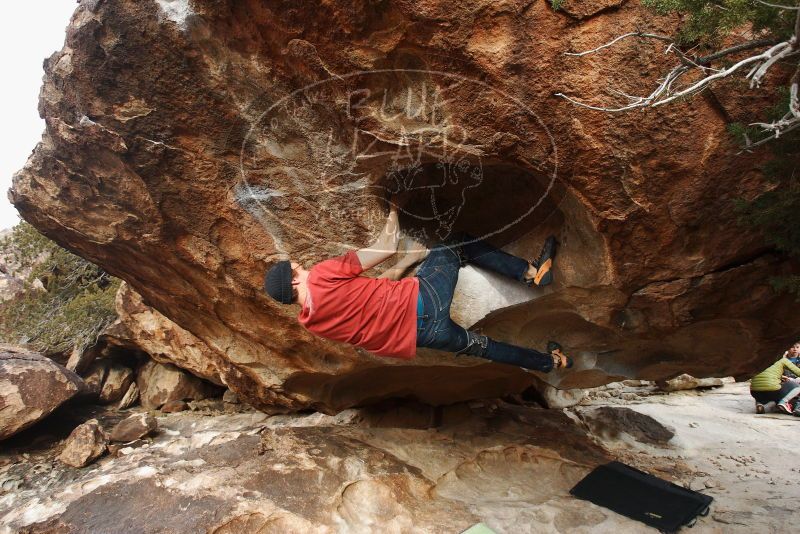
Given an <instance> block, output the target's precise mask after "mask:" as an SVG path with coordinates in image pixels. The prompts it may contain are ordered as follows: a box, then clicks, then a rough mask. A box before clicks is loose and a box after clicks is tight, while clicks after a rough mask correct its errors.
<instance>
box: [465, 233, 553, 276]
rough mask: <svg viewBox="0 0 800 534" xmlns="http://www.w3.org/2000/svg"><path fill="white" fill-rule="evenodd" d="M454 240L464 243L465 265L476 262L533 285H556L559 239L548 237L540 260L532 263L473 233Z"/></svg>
mask: <svg viewBox="0 0 800 534" xmlns="http://www.w3.org/2000/svg"><path fill="white" fill-rule="evenodd" d="M453 239H454V241H455V242H456V243H460V244H461V251H462V255H463V260H464V261H465V262H468V263H474V264H475V265H478V266H480V267H483V268H485V269H489V270H491V271H494V272H496V273H499V274H502V275H504V276H507V277H508V278H511V279H513V280H518V281H520V282H523V283H524V284H526V285H529V286H530V285H533V284H536V285H539V286H545V285H547V284H549V283H551V282H552V279H553V273H552V264H553V259H554V257H555V249H556V240H555V237H552V236H551V237H548V238H547V240H546V241H545V245H544V247H543V248H542V251H541V252H540V254H539V257H538V258H537V259H535V260H533V261H532V262H528V261H526V260H523V259H522V258H519V257H517V256H514V255H512V254H509V253H508V252H505V251H502V250H500V249H498V248H496V247H494V246H492V245H491V244H489V243H487V242H486V241H483V240H480V239H475V238H474V237H473V236H471V235H469V234H465V233H459V234H457V235H456V236H454V238H453Z"/></svg>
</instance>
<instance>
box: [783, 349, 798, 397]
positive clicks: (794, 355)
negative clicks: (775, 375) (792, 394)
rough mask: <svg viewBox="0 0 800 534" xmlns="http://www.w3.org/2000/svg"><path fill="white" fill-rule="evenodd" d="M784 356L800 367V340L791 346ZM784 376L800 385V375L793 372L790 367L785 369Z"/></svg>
mask: <svg viewBox="0 0 800 534" xmlns="http://www.w3.org/2000/svg"><path fill="white" fill-rule="evenodd" d="M784 357H785V358H786V359H787V360H789V361H790V362H792V363H793V364H795V365H796V366H797V367H798V368H800V341H798V342H797V343H795V344H794V345H792V346H791V348H789V350H787V351H786V353H785V354H784ZM783 376H785V377H786V378H788V379H789V380H791V381H793V382H794V383H795V384H797V385H798V386H800V376H797V375H796V374H794V373H793V372H791V371H790V370H788V369H784V371H783Z"/></svg>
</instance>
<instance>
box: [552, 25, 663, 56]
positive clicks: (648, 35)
mask: <svg viewBox="0 0 800 534" xmlns="http://www.w3.org/2000/svg"><path fill="white" fill-rule="evenodd" d="M628 37H641V38H646V39H656V40H658V41H664V42H667V43H674V42H675V40H674V39H672V38H671V37H667V36H665V35H657V34H654V33H643V32H640V31H635V32H629V33H626V34H624V35H620V36H619V37H617V38H616V39H614V40H612V41H609V42H607V43H606V44H604V45H600V46H598V47H597V48H593V49H592V50H586V51H584V52H564V55H565V56H573V57H582V56H587V55H589V54H594V53H595V52H598V51H600V50H602V49H604V48H608V47H609V46H612V45H614V44H615V43H617V42H618V41H621V40H623V39H627V38H628Z"/></svg>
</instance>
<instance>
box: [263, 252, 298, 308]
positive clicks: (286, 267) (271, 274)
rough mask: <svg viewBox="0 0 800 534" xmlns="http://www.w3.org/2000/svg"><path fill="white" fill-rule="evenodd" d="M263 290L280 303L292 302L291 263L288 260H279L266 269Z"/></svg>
mask: <svg viewBox="0 0 800 534" xmlns="http://www.w3.org/2000/svg"><path fill="white" fill-rule="evenodd" d="M264 291H266V292H267V294H268V295H269V296H270V297H272V298H274V299H275V300H277V301H278V302H280V303H282V304H291V303H293V302H294V295H293V294H292V264H291V263H290V262H289V261H288V260H283V261H279V262H278V263H276V264H275V265H273V266H272V267H270V269H269V270H268V271H267V274H266V276H265V277H264Z"/></svg>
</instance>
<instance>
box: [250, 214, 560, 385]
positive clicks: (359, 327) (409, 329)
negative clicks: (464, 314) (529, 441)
mask: <svg viewBox="0 0 800 534" xmlns="http://www.w3.org/2000/svg"><path fill="white" fill-rule="evenodd" d="M399 234H400V232H399V223H398V218H397V206H396V205H395V203H394V201H393V200H392V201H390V209H389V216H388V218H387V220H386V225H385V226H384V228H383V230H382V231H381V234H380V236H379V237H378V239H377V240H376V241H375V242H374V243H373V244H372V245H371V246H369V247H367V248H363V249H360V250H350V251H348V252H347V253H346V254H343V255H341V256H337V257H335V258H331V259H328V260H325V261H322V262H320V263H317V264H315V265H314V266H312V267H311V269H309V270H306V269H304V268H303V267H302V266H301V265H300V264H298V263H296V262H291V261H289V260H283V261H279V262H277V263H276V264H275V265H273V266H272V267H271V268H270V269H269V270H268V271H267V273H266V275H265V277H264V289H265V291H266V292H267V294H269V295H270V296H271V297H272V298H274V299H275V300H277V301H278V302H280V303H282V304H300V306H301V310H300V313H299V315H298V317H297V318H298V321H299V322H300V324H302V325H303V326H304V327H305V328H306V329H307V330H309V331H310V332H312V333H314V334H316V335H319V336H321V337H324V338H327V339H332V340H335V341H344V342H346V343H350V344H352V345H356V346H358V347H361V348H363V349H366V350H367V351H369V352H372V353H374V354H378V355H381V356H392V357H397V358H406V359H408V358H413V357H414V356H415V354H416V347H430V348H433V349H439V350H443V351H448V352H453V353H456V354H469V355H473V356H479V357H482V358H486V359H488V360H491V361H494V362H499V363H505V364H511V365H515V366H519V367H522V368H524V369H526V370H535V371H542V372H550V371H552V370H554V369H562V368H570V367H572V360H571V359H570V358H569V357H567V356H566V355H565V354H564V353H563V352H562V349H561V346H560V345H559V344H558V343H556V342H553V341H551V342H549V343H548V345H547V352H546V353H542V352H539V351H537V350H534V349H530V348H525V347H520V346H515V345H511V344H508V343H503V342H501V341H495V340H493V339H491V338H489V337H487V336H484V335H481V334H478V333H476V332H473V331H470V330H467V329H465V328H464V327H462V326H460V325H458V324H456V323H455V322H454V321H453V320H452V319H451V318H450V303H451V301H452V298H453V291H454V289H455V286H456V281H457V279H458V270H459V267H461V266H462V265H463V264H464V263H465V262H470V263H474V264H476V265H479V266H482V267H485V268H487V269H491V270H493V271H495V272H498V273H500V274H503V275H506V276H508V277H510V278H513V279H515V280H518V281H519V282H522V283H524V284H526V285H528V286H532V285H537V286H540V287H541V286H546V285H548V284H550V283H551V282H552V280H553V259H554V257H555V251H556V240H555V238H554V237H553V236H551V237H548V238H547V240H546V241H545V244H544V246H543V248H542V250H541V253H540V254H539V257H538V258H537V259H536V260H534V261H531V262H528V261H525V260H523V259H521V258H518V257H515V256H512V255H510V254H508V253H506V252H503V251H501V250H498V249H496V248H494V247H492V246H491V245H489V244H487V243H485V242H482V241H478V240H474V239H471V238H469V236H466V235H463V234H462V235H459V236H457V237H458V240H456V239H453V238H451V239H449V240H448V241H447V242H445V243H442V244H440V245H438V246H436V247H435V248H433V249H432V250H428V249H427V248H425V247H424V246H423V245H421V244H419V243H416V242H415V241H413V240H408V241H409V242H410V243H411V244H412V246H411V247H407V250H410V252H408V253H407V254H406V255H405V256H404V257H403V258H402V259H401V260H400V261H399V262H398V263H397V264H395V265H394V266H393V267H391V268H390V269H388V270H387V271H386V272H384V273H383V274H382V275H380V276H379V277H378V278H369V277H365V276H359V275H360V274H361V273H362V272H363V271H365V270H367V269H370V268H372V267H374V266H375V265H377V264H379V263H381V262H383V261H384V260H386V259H388V258H389V257H390V256H392V255H394V254H395V253H396V252H397V247H398V243H399V240H400V235H399ZM459 243H460V244H459ZM419 261H422V264H421V265H420V268H419V270H418V272H417V275H416V276H413V277H407V278H402V279H401V276H402V274H403V272H404V271H405V270H406V269H408V268H409V267H411V266H412V265H413V264H415V263H417V262H419Z"/></svg>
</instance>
